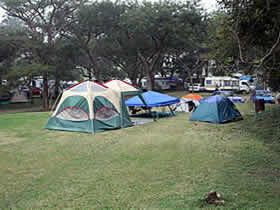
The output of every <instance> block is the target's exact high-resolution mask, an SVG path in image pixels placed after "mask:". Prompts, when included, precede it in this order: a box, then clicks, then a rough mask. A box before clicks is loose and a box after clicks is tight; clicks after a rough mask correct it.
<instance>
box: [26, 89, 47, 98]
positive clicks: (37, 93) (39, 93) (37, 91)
mask: <svg viewBox="0 0 280 210" xmlns="http://www.w3.org/2000/svg"><path fill="white" fill-rule="evenodd" d="M23 91H24V92H26V94H27V97H28V98H29V97H30V95H31V94H30V89H29V88H23ZM31 91H32V96H41V94H42V91H41V89H40V88H37V87H31Z"/></svg>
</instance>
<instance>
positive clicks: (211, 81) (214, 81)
mask: <svg viewBox="0 0 280 210" xmlns="http://www.w3.org/2000/svg"><path fill="white" fill-rule="evenodd" d="M204 85H205V90H206V91H215V90H217V89H218V90H231V91H235V92H238V91H239V90H240V87H239V79H236V78H233V77H224V76H222V77H206V78H205V81H204Z"/></svg>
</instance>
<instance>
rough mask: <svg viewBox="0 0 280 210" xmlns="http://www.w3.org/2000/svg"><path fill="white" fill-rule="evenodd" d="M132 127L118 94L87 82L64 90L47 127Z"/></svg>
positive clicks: (81, 129) (91, 129)
mask: <svg viewBox="0 0 280 210" xmlns="http://www.w3.org/2000/svg"><path fill="white" fill-rule="evenodd" d="M128 126H132V122H131V120H130V118H129V115H128V113H127V109H126V107H125V103H124V101H123V98H122V97H121V93H120V92H118V91H115V90H113V89H110V88H108V87H106V86H103V85H101V84H99V83H96V82H92V81H86V82H81V83H78V84H77V85H74V86H73V87H71V88H70V89H68V90H67V91H65V92H64V93H63V94H62V96H61V99H60V101H59V103H58V105H57V108H56V110H55V111H54V113H53V114H52V116H51V118H50V119H49V121H48V123H47V125H46V128H47V129H55V130H65V131H78V132H88V133H96V132H101V131H105V130H112V129H117V128H123V127H128Z"/></svg>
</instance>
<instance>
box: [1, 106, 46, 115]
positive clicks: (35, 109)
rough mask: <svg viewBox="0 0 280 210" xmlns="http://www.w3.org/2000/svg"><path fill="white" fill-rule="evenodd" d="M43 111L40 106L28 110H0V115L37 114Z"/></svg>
mask: <svg viewBox="0 0 280 210" xmlns="http://www.w3.org/2000/svg"><path fill="white" fill-rule="evenodd" d="M39 111H43V108H42V107H41V106H38V107H30V108H21V109H5V110H1V109H0V114H9V113H20V112H39Z"/></svg>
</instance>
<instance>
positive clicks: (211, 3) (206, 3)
mask: <svg viewBox="0 0 280 210" xmlns="http://www.w3.org/2000/svg"><path fill="white" fill-rule="evenodd" d="M201 6H202V7H204V8H205V9H206V10H207V11H208V12H211V11H214V10H215V9H216V8H217V3H216V0H201ZM3 15H4V11H3V9H1V8H0V22H1V21H2V20H3Z"/></svg>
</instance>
